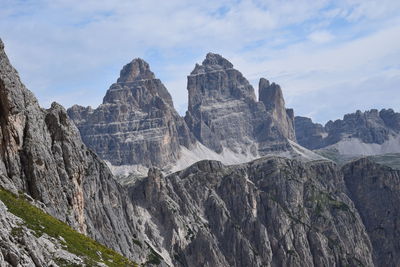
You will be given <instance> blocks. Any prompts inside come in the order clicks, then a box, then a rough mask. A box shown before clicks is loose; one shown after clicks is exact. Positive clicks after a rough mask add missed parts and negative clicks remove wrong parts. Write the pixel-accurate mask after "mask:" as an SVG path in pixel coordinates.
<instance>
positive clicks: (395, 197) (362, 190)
mask: <svg viewBox="0 0 400 267" xmlns="http://www.w3.org/2000/svg"><path fill="white" fill-rule="evenodd" d="M392 157H394V156H392ZM383 158H387V159H389V156H382V157H381V159H383ZM395 158H396V160H397V166H400V165H399V162H400V155H399V154H397V155H395ZM343 172H344V177H345V181H346V185H347V188H348V190H349V196H350V197H351V198H352V200H353V201H354V204H355V206H356V208H357V210H358V211H359V213H360V215H361V218H362V220H363V222H364V225H365V227H366V230H367V232H368V234H369V236H370V239H371V242H372V245H373V251H374V254H373V255H374V262H375V264H376V266H399V262H400V249H399V240H400V231H399V229H400V225H399V218H400V207H399V203H400V171H399V169H398V168H393V167H389V166H386V164H385V163H384V162H382V161H381V162H377V161H376V160H375V159H374V158H373V157H368V158H362V159H359V160H357V161H354V162H351V163H349V164H347V165H345V166H344V167H343Z"/></svg>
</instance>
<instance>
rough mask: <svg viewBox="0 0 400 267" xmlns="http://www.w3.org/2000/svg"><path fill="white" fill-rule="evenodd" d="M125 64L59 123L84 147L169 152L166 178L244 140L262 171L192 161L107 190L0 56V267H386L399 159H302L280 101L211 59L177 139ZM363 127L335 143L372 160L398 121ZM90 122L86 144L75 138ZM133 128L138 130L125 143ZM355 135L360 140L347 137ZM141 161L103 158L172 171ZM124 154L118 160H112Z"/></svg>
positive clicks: (392, 262)
mask: <svg viewBox="0 0 400 267" xmlns="http://www.w3.org/2000/svg"><path fill="white" fill-rule="evenodd" d="M131 63H132V64H131V65H130V66H129V64H128V67H126V68H124V69H123V70H122V72H121V77H122V78H120V79H119V80H118V81H117V83H116V84H115V85H113V86H112V89H110V90H109V91H108V92H107V95H106V97H105V102H104V103H103V105H101V106H100V107H99V108H98V109H96V110H91V109H90V108H82V107H76V106H75V107H73V108H72V109H71V110H70V116H71V117H73V118H74V121H75V122H76V123H77V124H78V125H79V122H82V125H80V127H83V128H82V129H86V130H85V131H87V132H88V133H90V134H88V135H87V136H88V137H90V138H92V139H91V140H97V141H99V142H101V141H102V140H104V143H102V144H103V145H104V146H107V145H108V148H113V146H112V145H110V144H112V143H113V142H122V141H124V137H118V136H119V135H122V136H124V135H125V134H126V137H127V138H130V137H134V138H137V139H135V140H136V142H137V143H138V144H140V145H138V146H137V147H142V148H143V149H144V148H147V147H148V146H147V145H146V144H153V145H154V146H155V147H158V146H160V147H164V148H165V149H170V146H171V145H172V144H170V143H169V142H164V143H163V142H160V140H161V139H163V138H166V139H168V138H169V139H168V141H170V142H172V143H173V142H176V144H179V146H180V147H179V150H178V151H179V153H181V154H180V158H179V157H178V158H177V159H176V160H177V161H176V162H175V163H179V162H180V163H182V160H187V161H186V162H185V163H186V164H188V163H189V162H190V160H193V158H192V159H188V157H189V156H190V157H194V155H195V154H196V153H197V154H200V152H204V154H200V155H197V159H199V158H202V157H209V156H210V155H211V156H216V157H218V156H220V157H221V158H223V156H227V154H224V152H225V151H226V150H227V149H229V150H230V149H237V151H233V150H230V151H231V152H230V153H231V154H229V156H237V155H241V154H240V153H241V152H240V151H243V150H244V149H246V148H247V147H246V144H247V143H246V142H247V141H248V140H250V141H251V142H254V144H255V145H254V147H255V155H256V156H257V157H260V158H259V159H256V160H251V159H250V158H247V160H248V161H249V162H246V163H242V164H236V165H230V166H226V165H224V164H223V163H221V162H220V161H216V160H202V161H198V162H196V163H194V164H192V165H191V166H189V167H186V168H184V167H182V166H183V165H181V166H180V168H182V169H181V170H180V171H177V172H174V173H171V174H168V175H164V174H163V172H162V171H161V170H160V168H156V167H150V168H149V169H148V173H147V174H146V175H145V176H144V177H137V176H131V177H130V182H129V183H128V184H127V185H121V184H120V183H118V182H117V181H116V178H117V177H116V176H114V175H113V174H112V173H111V171H110V169H109V168H108V166H107V165H106V163H105V162H104V161H103V160H102V159H101V158H100V157H99V156H97V155H96V153H94V152H93V151H92V150H91V149H89V148H88V147H86V145H85V144H84V143H83V142H82V140H81V137H80V134H79V131H78V129H77V128H76V127H75V124H74V123H73V121H72V120H70V119H69V117H68V116H67V113H66V111H65V109H64V108H63V107H62V106H60V105H59V104H57V103H53V104H52V105H51V107H50V108H49V109H43V108H41V107H40V106H39V104H38V102H37V99H36V98H35V97H34V95H33V94H32V93H31V92H30V91H29V90H28V89H26V88H25V86H24V85H23V84H22V82H21V81H20V79H19V76H18V73H17V71H16V70H15V69H14V68H13V67H12V66H11V64H10V63H9V61H8V58H7V56H6V54H5V52H4V46H3V43H2V42H1V40H0V266H24V267H28V266H81V265H83V264H86V266H135V264H134V263H133V262H131V261H135V262H137V263H138V264H140V265H141V266H162V267H166V266H177V267H189V266H210V267H213V266H218V267H219V266H221V267H228V266H229V267H230V266H235V267H242V266H243V267H248V266H250V267H256V266H268V267H269V266H271V267H272V266H291V267H297V266H318V267H319V266H397V265H398V262H399V259H400V249H399V246H398V240H399V237H400V236H399V226H398V220H399V216H400V212H399V208H398V205H397V203H398V202H399V200H400V170H399V169H400V154H390V155H388V154H386V155H379V156H369V157H363V158H360V159H357V160H353V161H351V162H349V163H347V164H345V165H344V166H342V167H341V166H339V165H338V164H336V163H334V162H332V161H331V160H328V159H324V158H323V157H321V156H317V155H315V154H313V152H311V151H309V150H307V149H305V148H303V147H301V146H300V145H298V144H297V143H295V138H294V131H293V124H292V123H293V120H292V118H293V112H292V111H290V110H286V108H285V107H284V101H283V98H282V93H281V90H280V88H279V86H277V85H276V84H270V83H269V82H268V81H266V80H264V79H261V80H260V86H259V87H260V98H259V100H260V101H256V100H255V98H254V92H253V91H252V88H251V87H250V86H249V85H248V82H246V80H245V79H244V78H243V77H242V76H241V74H240V73H239V72H238V71H236V70H234V69H233V68H232V67H231V65H229V64H228V63H227V61H225V60H224V59H223V58H222V57H221V56H218V55H215V54H209V55H207V58H206V60H205V61H204V62H203V64H202V65H198V66H196V67H195V71H196V72H195V74H193V75H194V76H193V77H192V78H189V85H190V86H189V88H190V89H191V90H193V92H192V93H190V94H189V96H190V98H191V99H192V101H191V103H190V105H189V106H190V108H189V111H188V115H187V116H189V115H190V116H191V118H192V122H193V123H188V124H186V121H187V120H188V119H187V118H186V121H185V120H183V118H180V117H179V116H176V112H175V111H174V110H173V107H172V102H171V101H169V99H170V97H168V94H167V93H166V90H164V89H163V87H162V86H161V83H160V82H157V79H154V78H153V77H154V76H153V75H152V73H151V72H150V71H149V68H148V66H146V63H145V62H143V61H142V60H139V59H136V60H134V61H133V62H131ZM214 75H215V76H214ZM209 79H211V80H209ZM208 84H212V85H213V86H209V85H208ZM226 84H228V85H226ZM194 85H195V86H194ZM192 86H194V87H192ZM203 89H204V90H203ZM199 99H200V101H199ZM202 99H203V100H202ZM215 99H218V101H216V100H215ZM127 100H129V101H127ZM124 101H125V102H124ZM196 101H199V102H196ZM219 103H223V104H221V105H220V106H219ZM127 105H128V106H129V107H126V106H127ZM238 107H239V108H238ZM126 109H128V110H129V112H128V111H126ZM210 110H212V112H210ZM71 112H72V113H71ZM95 114H97V115H95ZM137 114H142V115H143V116H142V117H140V116H139V117H135V116H138V115H137ZM215 114H218V116H214V115H215ZM361 114H363V113H356V114H355V115H351V116H350V119H347V120H346V119H345V120H344V121H347V123H345V122H343V121H342V122H337V124H338V125H339V126H340V127H339V126H337V127H336V129H341V130H340V131H338V132H339V133H340V134H339V136H340V137H341V136H342V133H343V132H346V133H347V134H348V133H349V132H350V133H352V135H354V136H357V138H360V140H363V142H364V144H374V145H376V144H378V142H381V145H382V144H385V142H387V140H390V138H391V137H392V136H393V135H395V134H397V132H396V131H397V130H396V129H398V128H396V127H398V115H397V113H395V112H393V111H390V110H389V111H381V112H379V113H378V112H377V111H376V112H375V111H372V113H371V112H369V113H365V114H363V115H361ZM377 114H378V115H377ZM264 116H265V117H264ZM134 117H135V118H141V119H143V124H140V122H136V121H135V120H134V119H133V118H134ZM242 117H244V118H245V119H243V118H242ZM378 117H379V118H380V119H378ZM95 118H96V119H98V121H96V120H95ZM351 118H352V119H351ZM114 119H115V122H114ZM305 121H306V123H308V125H309V126H310V127H309V129H308V130H307V131H309V132H310V135H314V136H318V135H321V134H319V133H320V132H322V133H324V134H322V136H321V140H326V139H325V138H327V136H326V133H328V136H329V131H328V128H329V127H328V128H326V126H325V127H322V126H317V127H318V128H319V129H317V131H315V132H316V133H315V132H314V131H313V129H314V128H313V127H312V126H313V125H314V124H312V123H311V124H310V120H307V119H305ZM381 121H383V122H384V124H382V122H381ZM88 122H90V123H92V124H90V125H91V127H92V128H95V129H93V131H96V132H97V133H96V134H93V132H90V131H91V129H88V128H85V127H86V126H83V125H84V124H85V123H88ZM97 122H99V123H97ZM135 123H138V124H135ZM335 123H336V122H335ZM335 123H333V124H335ZM133 124H134V125H139V126H140V125H147V126H148V127H147V128H140V127H139V128H133V127H131V128H129V127H128V126H132V125H133ZM354 124H356V125H354ZM358 124H360V125H361V126H359V128H360V129H361V130H354V129H358V126H357V125H358ZM113 125H115V126H113ZM182 125H183V126H182ZM196 125H200V128H198V127H197V126H196ZM204 125H206V126H207V127H208V128H207V127H206V128H204V127H205V126H204ZM260 125H261V126H262V127H261V126H260ZM382 125H385V127H383V126H382ZM180 126H182V127H183V128H180ZM255 126H257V127H255ZM258 126H260V127H258ZM372 126H373V127H372ZM389 126H390V127H389ZM109 127H110V128H109ZM113 127H114V128H113ZM165 127H167V129H168V131H167V130H166V129H165ZM371 127H372V128H373V129H374V130H371V129H370V128H371ZM382 127H383V128H382ZM226 128H230V129H226ZM181 129H187V130H185V131H187V132H188V134H182V131H181ZM310 129H311V130H310ZM329 129H333V128H329ZM352 129H353V130H352ZM366 129H367V130H366ZM379 129H381V130H379ZM382 129H389V130H388V132H385V131H383V130H382ZM120 130H123V131H120ZM108 131H110V132H111V133H109V132H108ZM185 131H183V133H185ZM238 131H239V132H240V135H238V134H237V132H238ZM206 132H208V133H210V135H211V136H212V137H207V135H206V134H205V133H206ZM333 132H335V131H333ZM314 133H315V134H314ZM368 133H369V134H368ZM377 133H380V134H379V135H378V134H377ZM157 134H159V135H157ZM140 135H142V138H144V137H146V139H142V141H140V139H139V136H140ZM160 136H162V137H163V138H159V137H160ZM332 136H334V134H332ZM152 137H154V138H152ZM155 137H157V138H155ZM303 137H304V136H303ZM147 138H148V139H147ZM209 138H214V139H215V140H216V142H210V139H209ZM352 138H353V137H352ZM303 139H304V138H303ZM174 140H175V141H174ZM184 140H186V141H187V143H185V141H184ZM301 140H302V139H301ZM339 140H342V139H340V138H339ZM368 141H371V142H375V143H367V142H368ZM201 142H204V144H202V143H201ZM251 142H249V144H251ZM339 142H341V141H339ZM382 142H383V143H382ZM131 143H135V142H134V140H133V139H132V142H131ZM121 144H122V143H121ZM121 144H119V145H118V147H119V148H121V147H123V146H121ZM335 144H336V143H335ZM378 145H379V144H378ZM251 147H252V146H250V147H248V148H251ZM98 148H99V149H101V148H103V146H100V145H99V147H98ZM128 148H129V146H128ZM133 148H135V146H133ZM153 148H154V147H153ZM172 148H174V146H172ZM172 148H171V149H172ZM219 148H220V149H221V150H219ZM152 151H153V152H154V153H159V155H158V156H154V157H152V156H151V155H141V154H140V153H149V152H150V150H149V149H148V150H139V151H136V152H135V151H129V150H126V151H125V152H123V150H121V151H115V152H112V153H114V154H110V155H114V156H115V158H116V159H115V160H116V162H121V161H120V160H128V159H129V160H134V161H132V162H135V163H136V162H138V161H139V162H142V163H143V164H150V163H151V164H153V163H152V162H154V164H155V163H157V162H158V160H160V159H163V160H165V162H169V160H171V159H175V158H174V157H172V156H171V157H170V158H169V156H170V155H174V154H173V153H172V152H171V153H170V154H168V153H167V154H163V153H164V152H163V150H162V149H159V150H157V149H154V150H152ZM247 151H249V152H250V153H253V152H252V151H251V150H247ZM103 152H104V153H105V154H104V155H103V156H104V157H106V156H107V157H110V158H109V159H110V160H111V156H110V155H108V154H107V153H106V152H108V151H107V150H104V151H103ZM103 152H102V150H100V152H99V154H101V153H103ZM122 152H123V153H122ZM167 152H170V151H167ZM126 153H131V154H132V155H131V156H128V157H127V158H124V157H122V155H126ZM264 153H265V154H264ZM269 154H272V155H269ZM278 155H280V156H278ZM296 155H297V156H296ZM290 157H292V158H293V157H294V158H295V159H289V158H290ZM142 158H144V160H143V161H140V160H141V159H142ZM225 159H226V158H225ZM241 160H243V158H241ZM146 162H147V163H146ZM66 224H67V225H66ZM71 228H73V229H74V230H72V229H71ZM78 232H80V233H81V234H79V233H78ZM89 237H90V238H93V239H94V240H96V241H97V242H99V243H101V244H103V245H105V246H107V247H109V248H111V249H114V250H115V251H116V252H118V253H120V254H122V255H124V256H125V257H123V256H121V255H119V254H117V253H116V252H114V251H112V250H109V249H107V248H106V247H104V246H102V245H100V244H99V243H97V242H94V241H93V240H91V239H90V238H89ZM128 258H129V260H128Z"/></svg>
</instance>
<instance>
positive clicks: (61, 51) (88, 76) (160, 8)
mask: <svg viewBox="0 0 400 267" xmlns="http://www.w3.org/2000/svg"><path fill="white" fill-rule="evenodd" d="M399 10H400V1H396V0H371V1H369V0H336V1H327V0H296V1H285V0H281V1H278V0H271V1H259V0H253V1H250V0H248V1H239V0H234V1H233V0H232V1H230V0H221V1H191V0H168V1H153V0H143V1H141V0H139V1H136V0H118V1H105V0H0V38H1V39H2V40H3V42H4V43H5V46H6V52H7V54H8V56H9V58H10V60H11V62H12V64H13V65H14V67H15V68H16V69H17V70H18V71H19V74H20V76H21V79H22V81H23V82H24V83H25V85H26V86H27V87H28V88H29V89H30V90H31V91H33V92H34V93H35V95H36V96H37V97H38V99H39V102H40V104H41V105H42V106H44V107H48V106H50V104H51V103H52V102H53V101H57V102H59V103H61V104H62V105H63V106H64V107H66V108H68V107H70V106H72V105H74V104H79V105H82V106H89V105H90V106H92V107H97V106H98V105H99V104H101V102H102V99H103V96H104V95H105V92H106V90H107V89H108V88H109V86H110V85H111V84H112V83H114V82H115V81H116V79H117V78H118V77H119V71H120V70H121V69H122V67H123V66H124V65H125V64H127V63H129V62H130V61H131V60H132V59H134V58H137V57H140V58H143V59H144V60H146V61H147V62H148V63H149V64H150V67H151V69H152V71H153V72H154V73H155V75H156V76H157V77H158V78H160V79H161V81H162V82H163V83H164V84H165V86H166V87H167V89H168V90H169V92H170V93H171V95H172V97H173V100H174V105H175V108H176V109H177V110H178V112H179V113H180V114H184V113H185V111H186V109H187V90H186V82H187V75H189V74H190V72H191V71H192V70H193V68H194V66H195V63H201V62H202V61H203V59H204V58H205V55H206V54H207V53H208V52H213V53H218V54H221V55H222V56H224V57H225V58H227V59H228V60H229V61H231V62H232V63H233V65H234V67H235V68H236V69H238V70H239V71H241V72H242V73H243V75H244V76H245V77H246V78H247V79H248V80H249V81H250V83H251V84H252V85H253V87H254V89H255V91H256V92H257V90H258V80H259V78H261V77H265V78H267V79H268V80H270V81H272V82H275V83H278V84H280V85H281V87H282V90H283V94H284V97H285V101H286V106H287V107H290V108H294V110H295V115H299V116H307V117H311V118H312V119H313V120H314V121H316V122H320V123H325V122H326V121H328V120H330V119H332V120H334V119H338V118H341V117H343V115H344V114H346V113H351V112H354V111H356V110H358V109H359V110H368V109H372V108H376V109H381V108H393V109H394V110H395V111H398V112H399V111H400V12H399Z"/></svg>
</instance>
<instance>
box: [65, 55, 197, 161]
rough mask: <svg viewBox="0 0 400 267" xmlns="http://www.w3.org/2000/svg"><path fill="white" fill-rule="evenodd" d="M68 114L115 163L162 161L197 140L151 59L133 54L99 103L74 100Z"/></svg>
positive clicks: (86, 138) (86, 140)
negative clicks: (89, 104)
mask: <svg viewBox="0 0 400 267" xmlns="http://www.w3.org/2000/svg"><path fill="white" fill-rule="evenodd" d="M68 115H69V117H70V118H71V119H72V120H73V121H74V122H75V124H76V125H77V127H78V129H79V130H80V133H81V136H82V139H83V142H84V143H85V144H86V145H87V146H89V147H90V148H91V149H93V150H94V151H95V152H96V153H97V154H98V155H99V156H100V157H101V158H102V159H104V160H107V161H109V162H110V163H111V164H112V165H144V166H147V167H150V166H156V167H163V166H165V165H166V164H169V163H171V162H175V161H176V160H177V159H178V158H179V157H180V149H181V146H184V147H186V148H190V147H191V146H192V144H193V143H194V139H193V138H192V135H191V133H190V132H189V129H188V128H187V126H186V124H185V122H184V120H183V119H182V118H181V117H180V116H179V114H178V113H177V112H176V111H175V109H174V107H173V103H172V98H171V96H170V94H169V92H168V91H167V89H166V88H165V86H164V85H163V84H162V83H161V81H160V80H159V79H157V78H156V77H155V75H154V73H153V72H152V71H151V70H150V68H149V65H148V64H147V63H146V62H145V61H144V60H142V59H138V58H137V59H134V60H133V61H132V62H130V63H129V64H127V65H125V66H124V67H123V69H122V70H121V73H120V77H119V78H118V80H117V82H116V83H114V84H113V85H111V87H110V89H108V91H107V93H106V95H105V97H104V100H103V104H101V105H100V106H99V107H98V108H96V109H92V108H91V107H86V108H85V107H81V106H78V105H75V106H73V107H71V108H70V109H68Z"/></svg>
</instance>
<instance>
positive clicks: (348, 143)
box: [295, 109, 400, 157]
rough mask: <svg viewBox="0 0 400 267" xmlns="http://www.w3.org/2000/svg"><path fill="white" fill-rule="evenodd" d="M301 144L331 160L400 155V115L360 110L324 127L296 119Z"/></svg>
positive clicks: (298, 138) (297, 133)
mask: <svg viewBox="0 0 400 267" xmlns="http://www.w3.org/2000/svg"><path fill="white" fill-rule="evenodd" d="M295 129H296V138H297V141H298V143H299V144H300V145H302V146H304V147H306V148H308V149H312V150H319V151H320V152H321V153H322V154H323V155H324V156H328V157H338V155H341V157H354V156H362V155H379V154H385V153H397V152H400V113H396V112H394V111H393V110H392V109H382V110H381V111H378V110H376V109H372V110H370V111H365V112H361V111H357V112H356V113H352V114H347V115H345V116H344V117H343V119H342V120H336V121H334V122H333V121H329V122H327V123H326V125H325V126H322V125H321V124H318V123H313V122H312V120H311V119H309V118H305V117H295Z"/></svg>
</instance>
